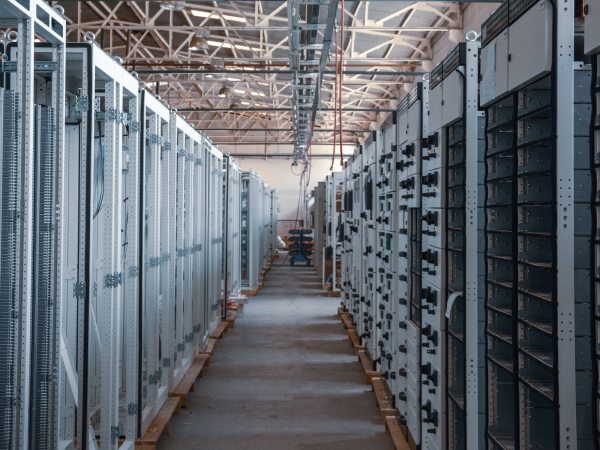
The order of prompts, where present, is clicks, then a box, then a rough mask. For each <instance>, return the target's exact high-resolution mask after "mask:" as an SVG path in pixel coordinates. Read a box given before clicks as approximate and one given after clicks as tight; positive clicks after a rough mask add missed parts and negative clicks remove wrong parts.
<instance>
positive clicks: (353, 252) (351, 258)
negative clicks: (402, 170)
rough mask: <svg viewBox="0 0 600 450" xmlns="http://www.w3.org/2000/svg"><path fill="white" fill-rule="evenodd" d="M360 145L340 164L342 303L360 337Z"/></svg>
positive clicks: (363, 304) (364, 318)
mask: <svg viewBox="0 0 600 450" xmlns="http://www.w3.org/2000/svg"><path fill="white" fill-rule="evenodd" d="M362 149H363V147H362V145H361V146H358V147H357V148H356V149H355V151H354V154H353V156H352V158H350V159H349V160H348V161H347V162H346V163H345V167H344V178H345V186H346V193H345V202H344V228H345V236H344V241H343V242H344V248H343V258H342V289H343V303H344V307H345V309H346V310H347V311H348V312H349V313H350V314H351V316H352V320H353V322H354V324H355V325H356V328H357V331H358V334H359V336H360V338H361V339H362V340H364V339H366V338H367V337H368V334H369V333H370V331H369V330H370V326H371V322H370V321H369V320H368V317H369V313H368V311H367V306H368V305H367V299H366V298H365V297H364V291H363V289H364V280H365V278H366V267H365V258H364V252H365V247H364V240H363V234H362V231H363V222H362V221H363V220H364V217H363V212H364V211H363V205H364V200H365V196H366V193H365V191H364V189H363V188H364V178H365V175H364V174H365V172H364V170H363V165H362ZM369 304H370V300H369Z"/></svg>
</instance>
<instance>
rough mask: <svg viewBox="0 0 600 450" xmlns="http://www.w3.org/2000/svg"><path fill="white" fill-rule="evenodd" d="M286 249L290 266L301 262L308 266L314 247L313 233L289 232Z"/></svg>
mask: <svg viewBox="0 0 600 450" xmlns="http://www.w3.org/2000/svg"><path fill="white" fill-rule="evenodd" d="M288 247H289V256H290V265H292V266H293V265H294V264H295V263H296V262H303V263H306V265H307V266H310V260H311V258H312V254H313V247H314V240H313V231H312V230H308V229H294V230H290V236H289V246H288Z"/></svg>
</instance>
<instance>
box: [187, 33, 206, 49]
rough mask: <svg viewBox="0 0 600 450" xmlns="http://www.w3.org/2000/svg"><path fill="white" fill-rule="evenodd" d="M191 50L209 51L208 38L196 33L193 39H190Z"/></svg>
mask: <svg viewBox="0 0 600 450" xmlns="http://www.w3.org/2000/svg"><path fill="white" fill-rule="evenodd" d="M189 48H190V50H192V51H195V52H205V51H208V41H207V40H206V38H205V37H204V36H202V35H200V34H198V33H194V36H192V39H191V40H190V47H189Z"/></svg>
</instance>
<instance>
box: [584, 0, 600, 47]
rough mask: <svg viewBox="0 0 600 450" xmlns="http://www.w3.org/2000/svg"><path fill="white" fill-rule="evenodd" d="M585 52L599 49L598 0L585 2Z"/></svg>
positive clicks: (599, 17)
mask: <svg viewBox="0 0 600 450" xmlns="http://www.w3.org/2000/svg"><path fill="white" fill-rule="evenodd" d="M585 7H586V14H585V33H584V41H585V52H586V53H597V52H598V51H600V26H599V24H600V0H588V1H587V2H586V4H585Z"/></svg>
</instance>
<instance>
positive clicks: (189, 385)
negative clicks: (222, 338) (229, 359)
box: [169, 354, 210, 408]
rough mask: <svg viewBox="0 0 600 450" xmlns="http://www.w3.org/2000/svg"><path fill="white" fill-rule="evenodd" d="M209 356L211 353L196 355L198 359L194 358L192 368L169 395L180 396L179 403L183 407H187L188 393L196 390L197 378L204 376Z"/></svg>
mask: <svg viewBox="0 0 600 450" xmlns="http://www.w3.org/2000/svg"><path fill="white" fill-rule="evenodd" d="M209 358H210V355H207V354H201V355H198V356H196V359H195V360H194V362H193V363H192V365H191V366H190V368H189V369H188V370H187V372H186V373H185V375H184V376H183V378H182V379H181V381H180V382H179V384H178V385H177V386H175V389H173V392H170V393H169V397H178V398H179V404H180V405H181V407H182V408H187V395H188V394H189V393H190V392H194V390H195V387H196V380H197V379H198V378H199V377H201V376H202V369H204V366H205V365H206V363H207V362H208V359H209Z"/></svg>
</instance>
